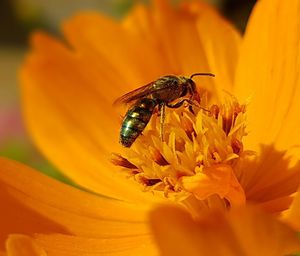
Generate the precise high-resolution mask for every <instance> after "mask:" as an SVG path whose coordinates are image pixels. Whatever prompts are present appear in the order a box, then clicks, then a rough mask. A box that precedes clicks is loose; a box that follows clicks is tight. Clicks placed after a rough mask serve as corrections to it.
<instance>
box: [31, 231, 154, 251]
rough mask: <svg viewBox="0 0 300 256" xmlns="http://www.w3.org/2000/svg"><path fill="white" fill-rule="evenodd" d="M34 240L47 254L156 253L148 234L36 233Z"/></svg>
mask: <svg viewBox="0 0 300 256" xmlns="http://www.w3.org/2000/svg"><path fill="white" fill-rule="evenodd" d="M35 237H36V242H37V243H38V244H39V245H40V246H41V247H42V248H44V250H45V251H46V252H47V255H49V256H60V255H72V256H77V255H78V256H82V255H99V256H100V255H111V256H128V255H145V256H146V255H149V256H153V255H158V253H157V248H156V246H155V245H154V244H153V242H152V239H151V237H149V236H136V237H129V238H127V237H124V238H110V239H92V238H84V237H75V236H66V235H59V234H53V235H40V234H38V235H36V236H35Z"/></svg>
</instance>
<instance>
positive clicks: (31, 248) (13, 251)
mask: <svg viewBox="0 0 300 256" xmlns="http://www.w3.org/2000/svg"><path fill="white" fill-rule="evenodd" d="M6 252H7V255H8V256H47V255H48V254H47V253H46V252H45V251H44V250H43V249H42V248H41V247H40V246H39V245H38V244H37V243H36V242H35V241H34V239H32V238H30V237H29V236H25V235H10V236H9V238H8V239H7V241H6Z"/></svg>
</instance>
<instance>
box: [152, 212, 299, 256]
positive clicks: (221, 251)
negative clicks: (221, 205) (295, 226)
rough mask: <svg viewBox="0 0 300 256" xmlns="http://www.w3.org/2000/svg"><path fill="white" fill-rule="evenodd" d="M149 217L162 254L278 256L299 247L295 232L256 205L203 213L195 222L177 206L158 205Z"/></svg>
mask: <svg viewBox="0 0 300 256" xmlns="http://www.w3.org/2000/svg"><path fill="white" fill-rule="evenodd" d="M151 220H152V227H153V231H154V234H155V237H156V241H157V243H158V245H159V247H160V249H161V251H162V255H172V256H174V255H191V256H193V255H200V254H201V255H202V254H203V255H216V256H217V255H232V256H235V255H264V256H267V255H270V256H274V255H278V256H279V255H285V254H288V253H291V252H295V251H296V250H300V240H299V238H298V237H297V233H296V232H295V231H293V230H292V229H290V228H289V227H287V226H286V225H284V224H282V223H280V222H279V221H277V220H275V219H273V218H272V217H271V216H268V215H266V214H265V213H263V212H261V211H259V210H257V209H255V208H241V209H235V210H232V211H231V212H229V213H226V212H221V211H208V212H206V213H204V212H203V215H202V216H201V218H200V219H198V220H196V221H195V220H193V219H192V218H191V216H190V215H189V214H188V213H187V212H184V211H183V210H181V209H179V208H175V207H161V208H158V209H157V210H156V211H154V212H153V213H152V214H151ZM170 227H172V232H170Z"/></svg>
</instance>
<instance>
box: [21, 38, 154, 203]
mask: <svg viewBox="0 0 300 256" xmlns="http://www.w3.org/2000/svg"><path fill="white" fill-rule="evenodd" d="M32 40H33V45H34V46H33V47H34V49H33V52H32V53H31V54H30V56H29V57H28V59H27V62H26V63H25V64H24V65H23V67H22V71H21V82H22V96H23V103H24V104H23V110H24V114H25V119H26V122H27V125H28V128H29V131H30V132H31V134H32V136H33V138H34V140H35V142H36V144H37V145H38V146H39V147H40V148H41V150H42V152H43V153H44V154H45V155H46V156H47V157H48V158H49V159H50V161H51V162H52V163H54V164H55V165H56V166H57V167H58V168H59V169H61V170H62V171H63V172H64V173H65V174H66V175H68V176H69V177H71V178H72V179H73V180H74V181H76V182H77V183H78V184H80V185H82V186H84V187H87V188H88V189H90V190H93V191H95V192H98V193H101V194H104V195H108V196H110V197H116V198H120V199H125V200H127V201H135V200H142V201H143V202H144V201H145V200H146V201H147V200H153V197H152V196H150V195H147V194H146V193H140V188H139V187H138V186H137V184H136V183H135V182H132V181H128V180H127V179H124V177H121V176H120V173H119V169H116V168H115V167H114V166H113V165H112V164H111V163H110V162H109V158H110V153H111V152H113V151H119V150H120V146H119V145H118V129H119V124H118V121H117V119H118V118H117V114H114V113H115V112H114V111H113V110H112V101H113V98H112V95H115V90H114V86H113V85H114V83H113V82H112V80H110V78H107V77H106V76H104V75H103V77H101V73H99V74H98V76H97V79H96V78H95V77H93V75H92V74H91V73H92V72H94V73H93V74H94V75H95V73H97V72H98V71H97V72H96V70H95V69H94V68H95V67H94V66H93V63H90V66H88V65H87V63H86V61H84V60H83V61H82V58H83V56H84V55H83V54H79V53H74V52H72V51H70V50H68V49H66V47H65V46H63V45H62V44H61V43H60V42H58V41H56V40H54V39H52V38H50V37H49V36H46V35H44V34H35V35H34V37H33V39H32ZM99 62H100V61H99ZM98 64H99V63H98ZM100 64H101V63H100ZM102 64H103V65H104V66H105V63H102ZM99 79H100V80H99ZM107 88H111V89H107ZM116 88H117V87H116ZM116 91H118V90H116ZM106 94H108V96H105V95H106ZM147 197H148V199H147Z"/></svg>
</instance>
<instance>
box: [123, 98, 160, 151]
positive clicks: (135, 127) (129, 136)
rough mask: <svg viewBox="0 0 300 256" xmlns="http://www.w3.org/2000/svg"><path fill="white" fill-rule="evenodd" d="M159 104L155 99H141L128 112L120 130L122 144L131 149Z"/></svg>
mask: <svg viewBox="0 0 300 256" xmlns="http://www.w3.org/2000/svg"><path fill="white" fill-rule="evenodd" d="M156 105H157V102H156V101H155V100H154V99H149V98H144V99H141V100H139V101H137V102H135V104H134V105H133V106H132V107H131V108H130V109H129V110H128V111H127V113H126V115H125V118H124V119H123V122H122V126H121V130H120V143H121V144H122V145H123V146H124V147H130V146H131V145H132V143H133V142H134V141H135V140H136V138H137V137H138V136H139V135H140V134H141V133H142V131H143V130H144V129H145V127H146V125H147V124H148V122H149V120H150V118H151V116H152V114H153V110H154V108H155V107H156Z"/></svg>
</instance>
